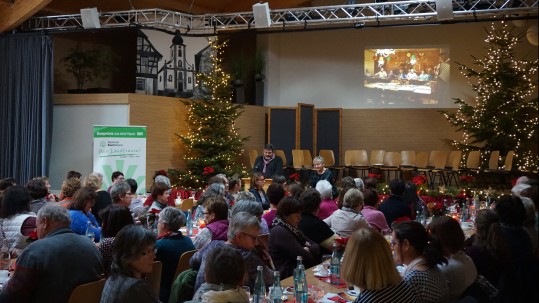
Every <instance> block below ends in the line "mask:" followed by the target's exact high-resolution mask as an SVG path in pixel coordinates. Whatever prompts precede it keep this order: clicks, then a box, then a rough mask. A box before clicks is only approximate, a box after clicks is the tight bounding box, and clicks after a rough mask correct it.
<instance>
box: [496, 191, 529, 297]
mask: <svg viewBox="0 0 539 303" xmlns="http://www.w3.org/2000/svg"><path fill="white" fill-rule="evenodd" d="M494 210H495V211H496V213H497V214H498V216H499V217H500V228H501V232H502V234H503V236H504V239H505V241H506V243H507V245H508V249H509V264H508V267H507V268H508V270H507V271H506V272H505V273H504V280H503V285H502V286H501V287H500V290H501V293H500V295H501V300H502V301H504V302H509V301H511V302H525V301H526V302H537V301H538V299H539V295H538V288H537V282H538V281H537V280H538V279H537V271H538V264H537V262H538V261H537V258H536V257H535V256H534V255H533V246H532V243H531V239H530V236H529V234H528V233H527V232H526V231H525V230H524V228H523V227H522V224H523V223H524V221H525V220H526V209H525V207H524V205H523V203H522V200H521V199H520V198H519V197H517V196H512V195H504V196H502V197H501V198H500V199H499V200H498V201H497V202H496V206H495V209H494Z"/></svg>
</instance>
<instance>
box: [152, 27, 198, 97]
mask: <svg viewBox="0 0 539 303" xmlns="http://www.w3.org/2000/svg"><path fill="white" fill-rule="evenodd" d="M158 75H159V79H158V87H159V89H158V94H159V95H164V96H171V97H183V98H189V97H192V96H193V88H194V87H195V85H194V83H195V69H194V66H193V65H192V64H189V63H188V62H187V59H186V51H185V44H184V43H183V38H182V37H181V36H180V34H179V32H178V31H176V34H175V35H174V38H172V45H171V46H170V60H169V61H165V64H163V67H161V69H160V70H159V72H158Z"/></svg>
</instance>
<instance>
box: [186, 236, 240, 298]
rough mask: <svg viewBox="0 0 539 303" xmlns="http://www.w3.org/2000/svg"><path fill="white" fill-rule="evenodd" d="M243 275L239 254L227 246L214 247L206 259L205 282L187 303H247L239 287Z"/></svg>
mask: <svg viewBox="0 0 539 303" xmlns="http://www.w3.org/2000/svg"><path fill="white" fill-rule="evenodd" d="M244 275H245V261H244V260H243V257H242V256H241V254H240V252H239V251H238V250H236V249H234V248H232V247H231V246H229V245H222V246H219V247H216V248H215V249H213V250H212V251H210V252H208V256H207V258H206V269H205V277H206V282H205V283H204V284H202V285H201V286H200V287H199V288H198V290H197V292H196V293H195V295H194V296H193V300H192V301H188V303H199V302H201V303H213V302H238V303H241V302H249V294H247V293H246V292H245V290H243V288H242V287H241V286H242V285H243V277H244Z"/></svg>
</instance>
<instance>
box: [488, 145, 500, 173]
mask: <svg viewBox="0 0 539 303" xmlns="http://www.w3.org/2000/svg"><path fill="white" fill-rule="evenodd" d="M499 158H500V151H499V150H493V151H492V152H491V153H490V158H489V159H488V169H489V170H497V169H498V159H499Z"/></svg>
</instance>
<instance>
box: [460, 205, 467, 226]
mask: <svg viewBox="0 0 539 303" xmlns="http://www.w3.org/2000/svg"><path fill="white" fill-rule="evenodd" d="M466 204H467V203H466V201H464V203H463V204H462V208H461V210H460V222H461V223H462V222H466V221H468V206H467V205H466Z"/></svg>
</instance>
